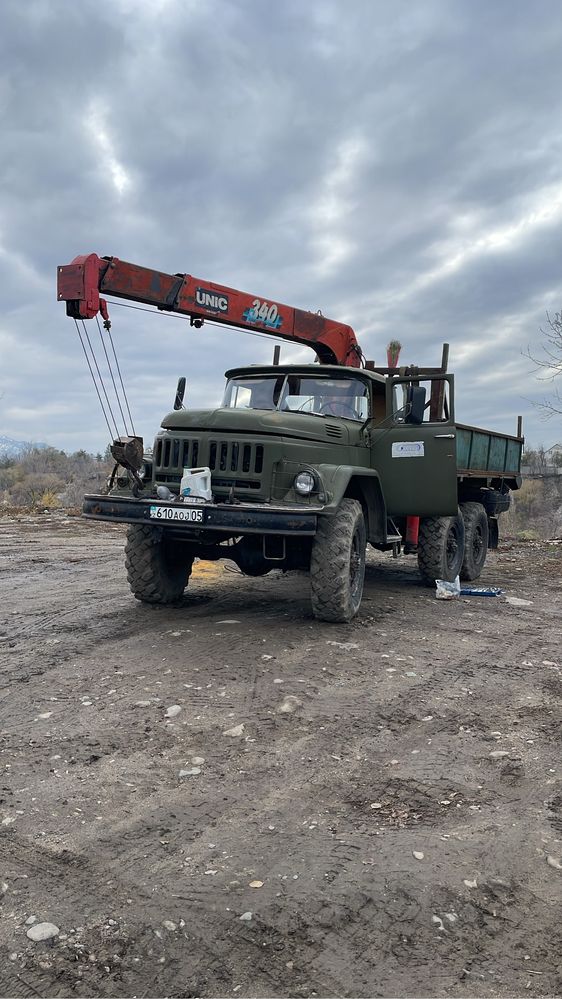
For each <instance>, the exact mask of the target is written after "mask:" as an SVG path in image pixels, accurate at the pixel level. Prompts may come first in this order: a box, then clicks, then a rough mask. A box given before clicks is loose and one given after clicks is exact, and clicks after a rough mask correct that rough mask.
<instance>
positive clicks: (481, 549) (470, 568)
mask: <svg viewBox="0 0 562 999" xmlns="http://www.w3.org/2000/svg"><path fill="white" fill-rule="evenodd" d="M461 513H462V519H463V520H464V558H463V563H462V568H461V579H478V577H479V575H480V573H481V572H482V569H483V568H484V563H485V561H486V555H487V553H488V516H487V514H486V511H485V509H484V507H483V506H482V504H481V503H462V504H461Z"/></svg>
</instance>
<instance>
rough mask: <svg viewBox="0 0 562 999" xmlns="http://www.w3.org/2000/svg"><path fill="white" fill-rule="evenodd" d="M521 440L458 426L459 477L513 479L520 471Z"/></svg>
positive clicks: (522, 440) (506, 435) (461, 425)
mask: <svg viewBox="0 0 562 999" xmlns="http://www.w3.org/2000/svg"><path fill="white" fill-rule="evenodd" d="M523 442H524V438H523V437H511V436H510V435H509V434H497V433H491V432H490V431H489V430H481V429H480V428H479V427H468V426H464V425H463V424H459V423H457V469H458V474H459V475H468V476H475V477H476V476H486V477H493V478H497V477H502V478H514V477H519V474H520V470H521V452H522V450H523Z"/></svg>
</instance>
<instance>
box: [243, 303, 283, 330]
mask: <svg viewBox="0 0 562 999" xmlns="http://www.w3.org/2000/svg"><path fill="white" fill-rule="evenodd" d="M242 318H243V319H245V320H246V322H247V323H263V325H264V326H266V327H267V329H270V330H278V329H279V327H280V326H281V323H282V322H283V320H282V318H281V316H280V315H279V310H278V308H277V306H276V305H270V304H269V302H261V301H260V299H259V298H254V301H253V302H252V305H251V308H249V309H246V311H245V312H244V313H243V315H242Z"/></svg>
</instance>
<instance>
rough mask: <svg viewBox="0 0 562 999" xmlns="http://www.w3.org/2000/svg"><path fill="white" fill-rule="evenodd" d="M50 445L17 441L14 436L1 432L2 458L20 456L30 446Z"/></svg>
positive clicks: (0, 446) (0, 454)
mask: <svg viewBox="0 0 562 999" xmlns="http://www.w3.org/2000/svg"><path fill="white" fill-rule="evenodd" d="M48 446H49V445H48V444H43V443H42V442H35V441H33V442H31V441H15V440H14V439H13V438H12V437H4V436H3V435H2V434H0V459H2V458H20V457H21V456H22V455H24V454H25V453H26V451H29V449H30V448H33V447H36V448H45V447H48Z"/></svg>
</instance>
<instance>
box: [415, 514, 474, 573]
mask: <svg viewBox="0 0 562 999" xmlns="http://www.w3.org/2000/svg"><path fill="white" fill-rule="evenodd" d="M463 558H464V521H463V518H462V515H461V512H460V510H459V512H458V514H457V515H456V517H426V518H424V519H423V520H422V521H421V523H420V533H419V538H418V568H419V570H420V574H421V577H422V579H423V581H424V583H425V584H426V586H434V585H435V580H436V579H445V580H447V582H449V583H452V582H453V580H455V579H456V577H457V576H459V575H460V571H461V566H462V561H463Z"/></svg>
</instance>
